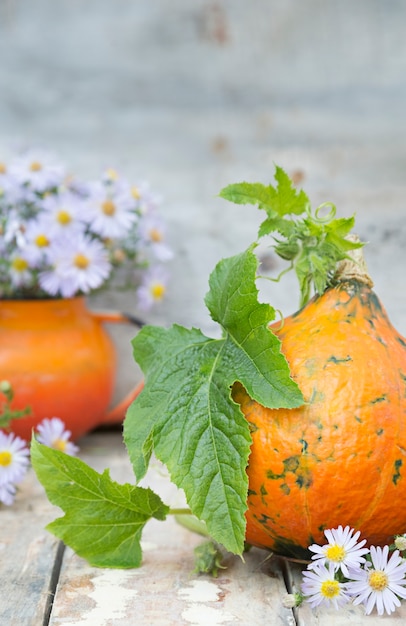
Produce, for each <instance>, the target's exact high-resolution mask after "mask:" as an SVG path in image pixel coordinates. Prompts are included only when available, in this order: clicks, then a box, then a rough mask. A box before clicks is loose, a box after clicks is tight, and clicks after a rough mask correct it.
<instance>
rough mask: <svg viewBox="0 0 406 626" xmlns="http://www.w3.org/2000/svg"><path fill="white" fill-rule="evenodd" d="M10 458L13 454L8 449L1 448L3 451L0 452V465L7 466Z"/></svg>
mask: <svg viewBox="0 0 406 626" xmlns="http://www.w3.org/2000/svg"><path fill="white" fill-rule="evenodd" d="M12 460H13V456H12V454H11V452H9V451H8V450H3V452H0V465H1V466H2V467H7V466H8V465H10V464H11V461H12Z"/></svg>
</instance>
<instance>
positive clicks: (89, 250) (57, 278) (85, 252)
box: [39, 234, 111, 298]
mask: <svg viewBox="0 0 406 626" xmlns="http://www.w3.org/2000/svg"><path fill="white" fill-rule="evenodd" d="M48 258H49V260H50V262H51V264H52V266H53V268H52V269H51V270H48V271H44V272H40V275H39V282H40V285H41V288H42V289H44V291H46V292H47V293H50V294H51V295H56V294H57V293H58V292H60V293H61V295H62V296H63V297H64V298H70V297H72V296H74V295H75V294H76V293H88V292H89V291H90V290H92V289H97V287H100V286H101V285H102V284H103V283H104V281H105V280H106V279H107V278H108V276H109V274H110V271H111V264H110V262H109V260H108V255H107V251H106V249H105V247H104V246H103V244H102V243H101V242H100V241H98V240H96V239H94V240H92V239H90V238H89V237H87V236H85V235H82V234H79V235H78V236H76V237H74V238H73V237H71V238H63V239H58V240H55V241H54V242H53V243H52V245H51V247H50V250H49V257H48Z"/></svg>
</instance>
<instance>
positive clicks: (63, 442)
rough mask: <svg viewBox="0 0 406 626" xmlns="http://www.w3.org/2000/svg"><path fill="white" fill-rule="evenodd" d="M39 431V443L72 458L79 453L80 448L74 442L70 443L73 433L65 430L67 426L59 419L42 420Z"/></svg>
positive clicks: (38, 427)
mask: <svg viewBox="0 0 406 626" xmlns="http://www.w3.org/2000/svg"><path fill="white" fill-rule="evenodd" d="M37 430H38V435H37V440H38V441H39V443H42V444H44V445H45V446H48V447H50V448H54V449H55V450H60V451H61V452H65V454H69V455H71V456H74V455H75V454H76V453H77V452H78V450H79V448H78V447H77V446H75V444H74V443H72V441H69V440H70V437H71V435H72V433H71V432H70V430H66V429H65V424H64V423H63V421H62V420H61V419H59V417H52V418H51V419H44V420H42V422H41V423H40V424H38V426H37Z"/></svg>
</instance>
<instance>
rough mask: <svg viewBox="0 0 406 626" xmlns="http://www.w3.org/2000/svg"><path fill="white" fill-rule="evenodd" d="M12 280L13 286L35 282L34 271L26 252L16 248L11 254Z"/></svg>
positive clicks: (10, 269) (10, 270)
mask: <svg viewBox="0 0 406 626" xmlns="http://www.w3.org/2000/svg"><path fill="white" fill-rule="evenodd" d="M9 272H10V280H11V284H12V285H13V287H23V286H24V285H30V284H31V283H32V282H33V279H34V277H33V273H32V269H31V267H30V262H29V260H28V258H27V255H26V254H25V252H23V251H21V252H19V251H18V250H16V251H15V252H13V253H12V254H11V255H10V268H9Z"/></svg>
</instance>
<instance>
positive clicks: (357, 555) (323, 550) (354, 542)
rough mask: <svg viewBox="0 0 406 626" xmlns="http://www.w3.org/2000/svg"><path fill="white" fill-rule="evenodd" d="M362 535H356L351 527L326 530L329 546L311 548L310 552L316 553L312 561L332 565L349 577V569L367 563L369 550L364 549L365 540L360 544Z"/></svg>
mask: <svg viewBox="0 0 406 626" xmlns="http://www.w3.org/2000/svg"><path fill="white" fill-rule="evenodd" d="M360 534H361V533H360V531H357V532H356V533H355V535H354V529H353V528H350V526H346V527H345V528H343V527H342V526H339V527H338V528H332V529H330V530H325V531H324V535H325V537H326V539H327V541H328V544H326V545H324V546H319V545H317V544H313V545H311V546H309V550H311V552H315V553H316V554H314V555H313V556H312V559H313V560H315V561H316V563H317V564H319V563H322V564H326V565H328V564H332V565H333V567H334V568H335V570H338V569H341V571H342V573H343V574H344V576H348V568H349V567H359V566H360V565H361V564H362V563H365V558H364V554H368V552H369V550H368V548H363V546H364V545H365V543H366V540H365V539H363V540H362V541H360V542H358V538H359V536H360ZM313 566H314V564H311V565H310V566H309V567H310V568H311V567H313Z"/></svg>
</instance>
